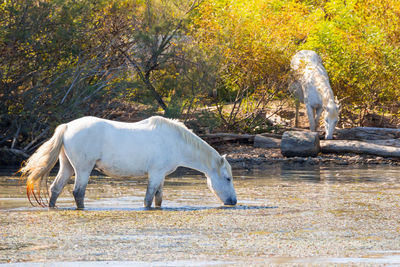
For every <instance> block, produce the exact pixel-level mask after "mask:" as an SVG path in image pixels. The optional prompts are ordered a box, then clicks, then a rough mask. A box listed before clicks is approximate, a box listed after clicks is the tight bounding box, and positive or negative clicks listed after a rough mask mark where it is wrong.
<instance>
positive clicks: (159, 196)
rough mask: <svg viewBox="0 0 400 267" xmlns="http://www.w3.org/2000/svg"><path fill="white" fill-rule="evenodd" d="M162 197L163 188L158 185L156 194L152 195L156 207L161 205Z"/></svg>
mask: <svg viewBox="0 0 400 267" xmlns="http://www.w3.org/2000/svg"><path fill="white" fill-rule="evenodd" d="M162 197H163V188H162V186H160V188H159V189H158V190H157V191H156V194H155V196H154V205H155V207H156V208H159V207H161V203H162Z"/></svg>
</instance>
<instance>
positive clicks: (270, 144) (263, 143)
mask: <svg viewBox="0 0 400 267" xmlns="http://www.w3.org/2000/svg"><path fill="white" fill-rule="evenodd" d="M253 146H254V147H259V148H280V147H281V139H278V138H274V137H268V136H263V135H261V134H256V136H255V137H254V144H253Z"/></svg>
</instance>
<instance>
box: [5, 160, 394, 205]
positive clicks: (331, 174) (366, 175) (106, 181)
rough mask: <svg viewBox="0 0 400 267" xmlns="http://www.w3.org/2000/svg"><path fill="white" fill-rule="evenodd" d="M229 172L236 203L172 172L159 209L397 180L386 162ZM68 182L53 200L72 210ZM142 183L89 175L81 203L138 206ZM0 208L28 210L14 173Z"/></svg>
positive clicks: (260, 200) (259, 200)
mask: <svg viewBox="0 0 400 267" xmlns="http://www.w3.org/2000/svg"><path fill="white" fill-rule="evenodd" d="M234 176H235V177H234V180H235V181H234V184H235V188H236V190H237V193H238V198H239V205H238V206H236V207H224V206H222V207H221V206H220V203H219V202H218V200H217V199H216V197H215V196H214V195H213V194H212V193H211V192H210V191H209V190H208V188H207V185H206V180H205V177H204V176H203V175H198V174H187V173H184V174H182V173H175V174H172V175H171V176H169V177H167V179H166V181H165V189H164V202H163V210H188V211H190V210H204V209H217V208H220V209H255V208H257V209H270V208H274V207H275V206H274V205H268V196H266V195H265V194H264V192H265V191H266V190H267V188H269V187H274V186H275V187H277V188H280V189H279V190H281V189H282V188H285V187H287V188H289V187H291V186H295V185H298V184H303V183H309V184H338V185H340V184H352V183H353V184H354V183H355V184H356V183H388V182H398V181H399V180H400V178H399V177H400V168H399V167H392V166H386V165H385V166H372V167H351V166H350V167H340V168H332V167H320V166H311V167H310V166H308V167H301V166H293V165H291V166H290V165H286V166H285V165H284V166H282V167H280V168H278V167H274V168H271V169H268V170H254V171H252V172H248V171H246V172H244V171H243V172H236V173H234ZM53 178H54V177H53ZM72 183H73V179H71V181H70V183H69V184H68V185H67V186H66V188H65V189H64V191H63V193H62V194H61V195H60V198H59V199H58V202H57V204H58V207H59V208H60V209H74V208H75V207H74V201H73V198H72V189H73V184H72ZM146 184H147V179H146V177H140V178H135V179H117V178H110V177H105V176H93V177H92V178H91V180H90V183H89V185H88V187H87V191H86V207H87V209H88V210H142V206H143V199H144V195H145V191H146ZM283 191H285V190H283ZM325 194H327V192H326V193H325ZM0 209H33V208H32V207H30V204H29V202H28V200H27V198H26V191H25V185H24V183H22V182H21V181H20V180H19V177H17V176H0Z"/></svg>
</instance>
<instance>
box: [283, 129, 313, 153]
mask: <svg viewBox="0 0 400 267" xmlns="http://www.w3.org/2000/svg"><path fill="white" fill-rule="evenodd" d="M319 151H320V146H319V138H318V133H315V132H303V131H287V132H284V133H283V136H282V140H281V153H282V155H283V156H285V157H296V156H298V157H310V156H311V157H315V156H317V155H318V153H319Z"/></svg>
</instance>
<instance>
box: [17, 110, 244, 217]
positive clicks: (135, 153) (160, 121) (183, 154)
mask: <svg viewBox="0 0 400 267" xmlns="http://www.w3.org/2000/svg"><path fill="white" fill-rule="evenodd" d="M57 159H59V161H60V169H59V171H58V174H57V176H56V178H55V180H54V182H53V183H52V185H51V187H50V201H49V203H48V205H49V207H54V206H55V203H56V200H57V197H58V196H59V194H60V193H61V191H62V189H63V188H64V186H65V184H66V183H67V181H68V180H69V178H70V177H71V176H72V175H73V174H74V173H75V185H74V190H73V196H74V198H75V202H76V206H77V208H78V209H83V208H84V196H85V189H86V185H87V184H88V180H89V175H90V173H91V171H92V169H93V168H94V167H97V168H98V169H100V170H101V171H103V172H104V173H105V174H107V175H109V176H117V177H127V176H138V175H143V174H148V178H149V179H148V185H147V191H146V196H145V199H144V206H145V207H147V208H149V207H151V205H152V202H153V199H154V200H155V206H157V207H160V206H161V202H162V192H163V185H164V178H165V176H166V175H168V174H170V173H172V172H173V171H175V170H176V168H177V167H178V166H183V167H188V168H192V169H195V170H198V171H200V172H202V173H204V174H205V176H206V177H207V184H208V186H209V188H210V190H211V191H212V192H214V194H215V195H216V196H217V197H218V198H219V199H220V200H221V201H222V202H223V203H224V204H225V205H235V204H236V193H235V189H234V187H233V180H232V170H231V166H230V164H229V163H228V161H227V160H226V158H225V156H220V154H219V153H218V152H217V151H216V150H215V149H213V148H212V147H211V146H210V145H208V144H207V143H206V142H205V141H203V140H202V139H201V138H200V137H198V136H197V135H195V134H193V133H192V132H191V131H190V130H188V129H187V128H186V127H185V125H184V124H183V123H180V122H178V121H176V120H171V119H165V118H163V117H159V116H154V117H151V118H148V119H145V120H142V121H139V122H136V123H124V122H117V121H110V120H105V119H100V118H96V117H83V118H80V119H77V120H74V121H71V122H69V123H67V124H61V125H59V126H58V127H57V128H56V130H55V133H54V135H53V136H52V138H51V139H50V140H48V141H47V142H46V143H44V144H43V145H42V146H41V147H39V149H38V150H37V151H36V152H35V153H34V154H33V155H32V156H31V157H30V158H29V159H28V160H27V162H26V164H25V166H24V167H23V168H22V169H21V170H20V171H21V173H22V176H23V177H27V195H28V198H29V200H30V197H31V196H32V195H33V196H34V197H35V199H36V201H37V202H38V203H39V204H40V205H41V206H45V205H46V203H44V201H43V199H42V198H41V197H40V186H41V185H43V184H44V183H45V182H46V181H47V177H48V175H49V173H50V170H51V169H52V168H53V166H54V165H55V163H56V162H57ZM35 189H36V194H35ZM31 203H32V202H31Z"/></svg>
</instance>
